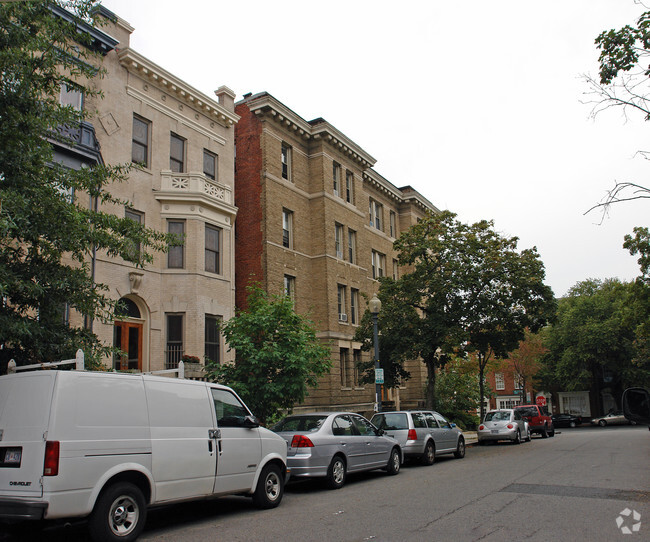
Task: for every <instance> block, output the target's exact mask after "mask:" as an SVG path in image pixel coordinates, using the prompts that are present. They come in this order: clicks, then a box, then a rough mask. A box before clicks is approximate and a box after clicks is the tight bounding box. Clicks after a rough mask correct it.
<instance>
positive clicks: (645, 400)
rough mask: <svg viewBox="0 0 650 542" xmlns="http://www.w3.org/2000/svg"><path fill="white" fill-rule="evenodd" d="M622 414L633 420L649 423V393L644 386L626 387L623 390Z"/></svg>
mask: <svg viewBox="0 0 650 542" xmlns="http://www.w3.org/2000/svg"><path fill="white" fill-rule="evenodd" d="M622 403H623V414H624V415H625V417H626V418H627V419H628V420H630V421H633V422H637V423H643V424H650V393H649V392H648V390H646V389H645V388H628V389H626V390H625V391H624V392H623V400H622Z"/></svg>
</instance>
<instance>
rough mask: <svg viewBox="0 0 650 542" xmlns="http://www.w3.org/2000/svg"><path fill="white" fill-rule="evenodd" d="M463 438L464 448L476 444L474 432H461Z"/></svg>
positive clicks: (476, 439) (476, 438)
mask: <svg viewBox="0 0 650 542" xmlns="http://www.w3.org/2000/svg"><path fill="white" fill-rule="evenodd" d="M463 436H464V437H465V446H474V444H476V443H478V437H477V436H476V431H463Z"/></svg>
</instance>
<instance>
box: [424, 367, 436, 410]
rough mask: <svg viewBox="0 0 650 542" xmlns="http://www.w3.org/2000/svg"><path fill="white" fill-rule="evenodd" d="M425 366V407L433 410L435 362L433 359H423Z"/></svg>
mask: <svg viewBox="0 0 650 542" xmlns="http://www.w3.org/2000/svg"><path fill="white" fill-rule="evenodd" d="M424 364H425V365H426V366H427V391H426V396H425V398H426V405H425V406H426V409H427V410H433V409H434V404H435V400H436V364H435V360H434V359H427V360H424Z"/></svg>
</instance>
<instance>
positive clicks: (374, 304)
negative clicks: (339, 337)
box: [368, 294, 381, 412]
mask: <svg viewBox="0 0 650 542" xmlns="http://www.w3.org/2000/svg"><path fill="white" fill-rule="evenodd" d="M368 305H369V307H370V314H372V326H373V341H374V345H375V412H381V384H380V383H379V382H378V381H377V374H378V372H379V371H378V369H379V332H378V330H377V319H378V316H379V311H380V310H381V301H380V300H379V298H378V297H377V294H375V295H374V296H372V299H371V300H370V302H369V303H368Z"/></svg>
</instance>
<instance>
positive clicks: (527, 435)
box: [526, 427, 533, 442]
mask: <svg viewBox="0 0 650 542" xmlns="http://www.w3.org/2000/svg"><path fill="white" fill-rule="evenodd" d="M526 440H527V441H528V442H530V441H531V440H533V437H532V436H531V434H530V427H529V428H528V431H526Z"/></svg>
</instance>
